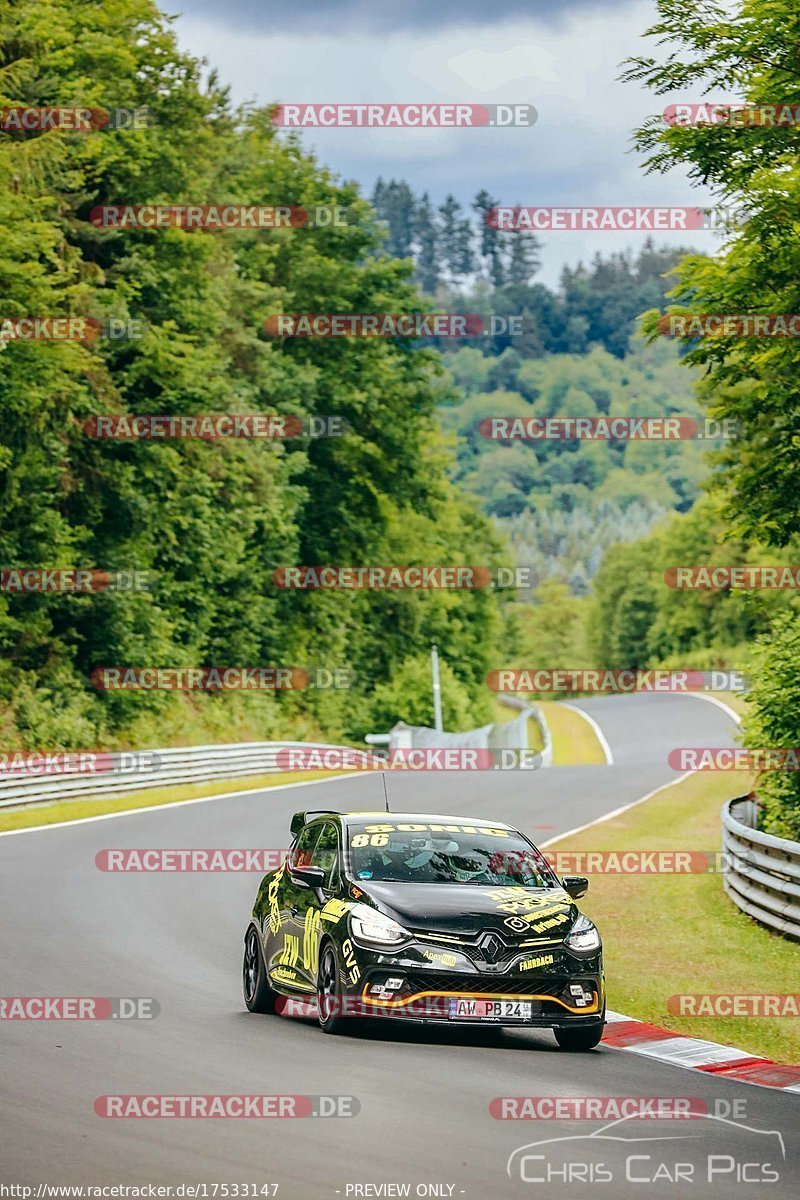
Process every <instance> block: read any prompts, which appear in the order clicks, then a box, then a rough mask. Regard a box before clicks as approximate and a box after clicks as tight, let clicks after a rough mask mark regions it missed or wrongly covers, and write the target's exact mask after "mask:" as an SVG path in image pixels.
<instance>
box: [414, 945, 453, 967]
mask: <svg viewBox="0 0 800 1200" xmlns="http://www.w3.org/2000/svg"><path fill="white" fill-rule="evenodd" d="M422 953H423V954H424V956H425V958H427V959H428V961H429V962H437V963H441V964H442V966H443V967H454V966H455V965H456V963H457V962H458V959H457V958H456V956H455V954H445V953H443V952H442V951H441V950H425V949H423V951H422Z"/></svg>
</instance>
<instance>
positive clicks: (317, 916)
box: [303, 908, 322, 975]
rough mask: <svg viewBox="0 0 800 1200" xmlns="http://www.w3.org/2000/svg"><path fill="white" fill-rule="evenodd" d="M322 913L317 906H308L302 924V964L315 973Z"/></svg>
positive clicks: (317, 961) (317, 962)
mask: <svg viewBox="0 0 800 1200" xmlns="http://www.w3.org/2000/svg"><path fill="white" fill-rule="evenodd" d="M321 924H322V915H321V913H320V910H319V909H318V908H309V909H308V911H307V912H306V920H305V924H304V925H303V966H304V967H305V969H306V970H307V971H310V972H311V974H312V975H316V973H317V966H318V964H319V931H320V925H321Z"/></svg>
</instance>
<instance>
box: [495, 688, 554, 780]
mask: <svg viewBox="0 0 800 1200" xmlns="http://www.w3.org/2000/svg"><path fill="white" fill-rule="evenodd" d="M497 698H498V700H499V701H500V703H501V704H505V705H506V707H507V708H515V709H516V710H517V712H520V713H523V714H524V715H525V716H526V717H529V718H530V719H531V720H532V721H535V722H536V724H537V725H538V726H539V733H540V734H541V737H542V766H543V767H552V765H553V736H552V734H551V733H550V726H549V725H548V724H547V721H546V720H545V718H544V713H543V712H542V710H541V709H540V708H538V707H537V706H536V705H535V704H531V703H530V702H529V701H528V700H520V699H519V697H518V696H507V695H501V696H498V697H497Z"/></svg>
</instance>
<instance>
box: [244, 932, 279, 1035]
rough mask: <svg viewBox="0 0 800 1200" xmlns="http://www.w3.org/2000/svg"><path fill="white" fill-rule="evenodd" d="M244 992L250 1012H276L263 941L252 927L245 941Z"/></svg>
mask: <svg viewBox="0 0 800 1200" xmlns="http://www.w3.org/2000/svg"><path fill="white" fill-rule="evenodd" d="M242 991H243V992H244V1002H245V1004H246V1005H247V1008H248V1009H249V1011H250V1012H257V1013H273V1012H275V998H276V996H275V992H273V990H272V988H271V987H270V986H269V980H268V979H267V969H266V967H265V966H264V955H263V954H262V953H261V939H260V938H259V936H258V930H257V929H256V928H255V926H253V925H251V926H250V928H249V929H248V931H247V937H246V938H245V939H244V962H243V963H242Z"/></svg>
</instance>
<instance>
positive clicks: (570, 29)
mask: <svg viewBox="0 0 800 1200" xmlns="http://www.w3.org/2000/svg"><path fill="white" fill-rule="evenodd" d="M161 6H162V8H163V9H165V11H167V12H170V13H179V14H181V15H180V16H178V18H177V20H176V22H175V29H176V32H177V35H178V38H179V40H180V42H181V44H182V46H183V47H184V48H185V49H186V50H188V51H190V52H191V53H192V54H195V55H197V56H198V57H202V58H207V59H208V60H209V62H210V63H211V64H212V65H214V66H216V67H217V68H218V69H219V72H220V76H221V78H222V79H223V80H224V81H225V82H226V83H228V84H230V86H231V88H232V94H233V97H234V99H236V100H253V99H255V100H257V101H259V102H262V103H274V102H277V101H283V102H290V101H303V102H309V103H310V102H317V103H319V102H324V101H330V102H347V101H353V102H362V103H363V102H366V101H374V102H379V101H384V102H392V101H402V102H407V103H410V102H415V101H419V102H428V103H430V102H438V103H442V102H454V101H461V102H466V101H473V102H476V103H487V104H497V103H505V102H508V103H521V102H526V103H529V104H533V105H535V106H536V108H537V110H538V113H539V118H538V121H537V123H536V125H535V126H533V128H512V129H492V128H484V129H450V130H448V129H419V130H417V129H321V130H313V131H305V132H304V133H303V135H302V137H303V140H304V142H305V143H306V144H307V145H308V146H309V148H313V150H314V151H315V152H316V153H317V155H318V156H319V158H320V159H321V160H322V161H323V162H325V163H326V164H327V166H329V167H330V168H331V169H332V170H333V171H335V172H337V173H338V174H339V175H340V176H342V177H344V178H346V179H355V180H357V181H358V182H359V183H360V184H361V186H362V189H363V190H364V191H365V192H367V193H369V192H371V190H372V187H373V184H374V182H375V180H376V178H377V177H378V176H379V175H382V176H383V177H384V178H391V177H395V178H402V179H405V180H407V181H408V182H409V184H410V185H411V186H412V188H413V189H414V190H415V191H417V192H422V191H428V192H429V193H430V195H431V198H432V200H433V201H434V202H435V203H437V204H438V203H441V201H442V200H443V199H444V197H445V195H446V194H447V192H449V191H452V192H453V193H454V194H455V195H456V196H457V198H458V199H459V200H460V201H461V202H462V203H464V204H468V203H469V202H470V201H471V199H472V197H473V196H474V195H475V193H476V192H477V191H479V190H480V189H481V188H486V190H487V191H489V192H490V193H491V194H492V195H493V196H495V197H496V198H497V199H498V200H499V201H500V202H501V203H502V204H520V205H561V204H563V205H594V204H600V205H603V204H605V205H622V204H640V205H670V204H672V205H680V204H707V203H709V202H710V197H709V195H708V193H705V192H701V191H698V190H697V189H695V188H692V187H690V186H689V185H688V184H687V182H686V179H685V176H684V175H683V174H682V173H679V172H673V173H671V174H670V175H669V176H667V177H664V176H645V175H644V173H643V172H642V170H641V167H640V160H639V156H638V155H637V154H636V153H635V152H634V151H632V150H631V143H630V137H631V132H632V130H633V129H634V128H635V126H636V125H638V124H639V123H641V121H642V120H643V119H644V118H645V117H646V116H648V115H650V114H652V113H654V112H660V111H661V110H662V109H663V107H664V106H665V104H666V103H668V101H669V100H670V99H676V100H695V99H698V98H699V97H696V96H674V97H666V98H661V97H655V96H652V95H650V94H649V93H648V92H646V91H644V90H643V89H642V88H640V87H639V86H638V85H634V84H621V83H618V82H617V81H616V80H617V76H618V74H619V64H620V63H621V61H622V60H623V59H624V58H626V57H627V56H629V55H632V54H640V53H643V52H644V53H654V52H655V44H654V43H653V41H652V39H643V38H642V36H641V35H642V33H643V31H644V30H645V29H646V28H647V27H648V25H650V24H652V23H653V21H654V20H655V17H656V9H655V4H654V2H653V0H569V2H567V0H504V2H503V3H501V4H491V3H487V2H486V0H403V2H402V3H398V5H397V6H396V7H395V5H393V4H391V3H387V0H383V2H381V0H377V2H376V0H293V2H292V3H291V4H284V3H275V2H273V0H225V2H224V3H223V2H221V0H161ZM715 98H716V97H715ZM645 236H646V235H645V234H624V233H606V232H596V233H566V232H565V233H548V234H544V235H542V241H543V270H542V273H541V275H540V278H541V279H542V280H543V281H544V282H547V283H551V284H552V283H555V282H556V280H557V278H558V273H559V270H560V268H561V266H562V265H563V264H564V263H565V262H566V263H570V264H574V263H576V262H577V261H578V260H579V259H581V258H582V259H584V260H586V259H588V258H590V257H591V256H592V255H594V253H595V252H596V251H598V250H599V251H601V252H608V251H610V250H612V249H620V248H622V247H631V248H633V249H635V248H636V247H637V246H639V245H641V242H642V240H643V239H644V237H645ZM690 236H691V245H692V246H695V247H697V248H698V249H704V250H707V251H710V250H713V249H714V247H715V246H717V245H718V244H719V243H718V240H717V239H716V238H715V237H714V235H711V234H703V233H694V234H692V235H690ZM669 239H673V241H674V240H677V239H681V235H680V234H679V233H675V234H662V235H661V236H660V237H659V239H658V240H659V242H661V243H663V242H668V241H669ZM682 241H683V242H684V244H686V243H687V242H688V238H687V236H686V235H683V238H682Z"/></svg>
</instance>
